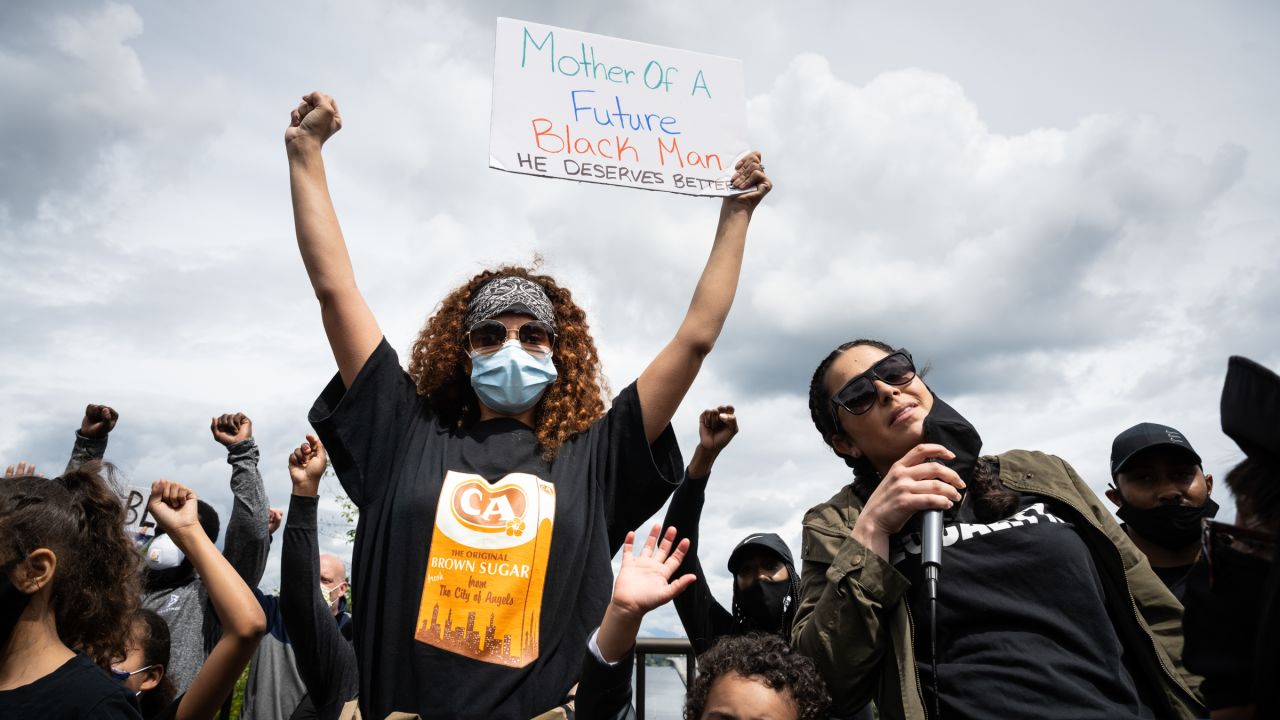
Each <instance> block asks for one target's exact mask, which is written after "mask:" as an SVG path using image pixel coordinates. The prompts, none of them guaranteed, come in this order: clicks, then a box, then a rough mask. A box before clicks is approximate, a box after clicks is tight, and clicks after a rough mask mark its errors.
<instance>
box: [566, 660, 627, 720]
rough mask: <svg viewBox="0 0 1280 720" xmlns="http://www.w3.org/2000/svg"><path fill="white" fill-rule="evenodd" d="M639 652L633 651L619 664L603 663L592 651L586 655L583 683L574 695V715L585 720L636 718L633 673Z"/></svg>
mask: <svg viewBox="0 0 1280 720" xmlns="http://www.w3.org/2000/svg"><path fill="white" fill-rule="evenodd" d="M635 661H636V651H635V648H632V649H631V651H630V652H628V653H627V654H626V656H625V657H623V658H622V659H621V660H619V661H618V662H616V663H614V664H613V665H608V664H606V663H604V662H601V660H600V659H599V658H597V657H596V656H595V653H593V652H591V650H590V649H586V651H585V652H584V653H583V654H582V679H581V680H580V681H579V682H578V690H577V692H576V693H574V697H573V707H574V712H575V713H576V714H577V716H578V717H580V718H583V720H624V719H627V718H634V717H635V713H634V712H633V711H632V707H631V699H632V696H633V695H634V691H633V690H632V688H631V673H632V671H633V670H634V668H635Z"/></svg>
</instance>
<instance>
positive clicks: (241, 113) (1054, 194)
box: [0, 0, 1280, 632]
mask: <svg viewBox="0 0 1280 720" xmlns="http://www.w3.org/2000/svg"><path fill="white" fill-rule="evenodd" d="M904 5H907V4H902V3H898V4H882V3H847V2H838V3H837V2H831V3H806V4H803V5H802V6H800V7H796V5H795V4H791V5H784V4H780V3H772V2H746V1H743V2H734V3H721V2H704V3H683V2H679V3H678V2H650V3H644V4H640V3H625V4H624V3H608V4H606V3H586V2H575V3H567V2H557V3H549V2H547V3H536V4H534V3H515V2H508V3H484V2H469V3H465V4H463V3H425V2H405V3H397V2H390V1H389V0H384V1H382V2H369V3H314V2H313V3H269V4H265V5H264V4H262V3H250V2H227V3H195V2H185V1H182V2H137V3H133V4H129V3H123V2H105V3H104V2H97V1H92V2H62V3H57V4H56V5H55V4H53V3H43V2H36V1H35V0H29V1H27V2H17V3H13V2H9V3H5V4H4V5H3V7H2V8H0V97H3V98H4V109H5V111H4V112H3V113H0V135H2V136H3V138H4V142H3V144H2V145H0V267H3V270H4V277H5V291H4V293H3V294H4V305H3V306H4V312H3V314H2V315H0V323H2V324H0V330H2V331H3V333H4V336H5V337H8V338H9V340H8V341H6V342H5V343H4V344H3V346H2V347H0V378H3V379H2V381H0V407H3V408H4V409H5V412H3V413H0V458H3V459H4V460H5V461H6V462H8V461H13V460H17V459H27V460H32V461H35V462H37V463H40V464H42V465H44V466H45V467H46V468H47V469H53V468H56V467H59V466H60V465H61V463H62V462H64V461H65V456H66V452H67V450H68V449H69V446H70V444H71V440H72V431H73V430H74V429H75V428H76V427H77V423H78V421H79V416H80V413H81V410H82V408H83V407H84V405H85V404H86V403H88V402H105V403H110V404H112V405H114V406H115V407H117V408H118V409H119V410H120V413H121V416H122V417H121V421H120V425H119V427H118V428H117V430H116V433H115V434H114V435H113V436H112V441H111V449H110V452H109V456H110V458H111V459H112V460H114V461H115V462H116V463H117V464H119V465H120V466H121V468H122V469H123V470H124V472H125V473H126V475H127V477H128V479H129V481H130V482H132V483H134V484H137V485H144V484H148V483H149V482H150V481H151V480H152V479H155V478H157V477H168V478H173V479H178V480H182V481H185V482H189V483H192V484H194V485H195V486H196V487H197V489H198V490H199V491H200V492H201V494H202V495H203V496H205V497H206V498H208V499H209V500H210V501H211V502H214V503H215V504H216V505H218V506H219V507H221V508H222V511H223V513H224V517H225V514H226V513H227V512H229V508H230V494H229V490H228V487H227V477H228V467H227V466H226V465H225V463H224V457H225V455H224V453H223V452H222V448H221V447H220V446H218V445H216V444H215V443H214V441H213V440H212V438H211V437H210V436H209V433H208V429H207V427H208V420H209V417H210V416H211V415H215V414H218V413H222V412H227V411H244V412H246V413H248V414H249V415H250V416H251V417H252V418H253V419H254V422H255V429H256V433H257V436H258V439H259V442H260V444H261V445H262V447H263V456H264V459H263V470H264V474H265V476H266V479H267V486H268V490H269V492H270V494H271V496H272V501H273V504H275V505H279V506H284V505H287V503H288V494H289V482H288V477H287V473H286V471H285V457H286V454H287V450H288V448H289V446H290V445H294V444H296V443H297V442H299V441H300V440H301V439H302V436H303V434H304V433H305V432H307V430H308V428H307V425H306V420H305V414H306V410H307V408H308V407H310V405H311V403H312V401H313V399H314V397H315V395H316V394H317V393H318V392H319V390H320V389H321V388H322V387H323V385H324V383H325V382H326V381H327V379H328V378H329V376H330V375H331V374H332V372H333V371H334V366H333V361H332V357H331V355H330V354H329V349H328V346H327V343H326V342H325V338H324V334H323V332H322V330H321V326H320V322H319V313H318V311H317V307H316V303H315V301H314V299H313V297H312V295H311V293H310V289H309V286H308V284H307V280H306V276H305V274H304V272H303V268H302V264H301V262H300V261H299V259H298V254H297V249H296V245H295V242H294V236H293V226H292V220H291V215H290V205H289V194H288V184H287V168H286V162H285V154H284V146H283V142H282V139H283V131H284V128H285V125H286V124H287V121H288V113H289V110H290V109H291V108H292V107H293V106H294V105H295V104H296V103H297V100H298V97H299V96H300V95H301V94H303V93H305V92H307V91H310V90H313V89H322V90H324V91H326V92H329V93H331V94H333V95H335V96H336V97H337V98H338V99H339V101H340V103H341V105H342V109H343V116H344V119H345V121H346V126H345V128H344V129H343V131H342V132H341V133H340V134H339V135H338V136H337V137H336V138H335V139H334V140H333V141H332V142H331V143H330V144H329V145H328V147H327V148H326V156H327V158H328V166H329V171H330V180H331V183H332V190H333V194H334V197H335V200H336V203H337V206H338V210H339V215H340V217H341V219H342V221H343V225H344V229H345V231H346V235H347V238H348V243H349V245H350V249H351V254H352V258H353V261H354V263H355V266H356V271H357V275H358V277H359V279H360V281H361V286H362V289H363V291H364V293H365V296H366V297H367V298H368V300H369V302H370V304H371V305H372V306H373V308H374V311H375V312H376V314H377V315H378V318H379V320H380V321H381V324H382V327H383V328H384V330H385V331H386V333H387V335H388V337H389V338H390V340H391V342H392V344H393V345H394V346H395V347H396V348H397V350H399V351H400V352H401V354H402V356H404V355H405V354H406V353H407V350H408V347H409V346H410V344H411V342H412V340H413V337H414V335H415V334H416V331H417V329H418V327H420V325H421V324H422V322H423V320H424V319H425V318H426V316H427V315H428V314H429V313H430V312H431V311H432V309H433V307H434V306H435V304H436V302H437V301H438V300H439V299H440V298H441V297H442V296H443V294H444V293H445V292H446V291H447V290H448V289H450V288H452V287H453V286H455V285H457V284H458V283H460V282H462V281H463V280H465V279H466V278H467V277H469V276H470V275H472V274H473V273H475V272H476V271H478V270H480V269H482V268H484V267H486V266H488V265H490V264H493V263H496V262H500V261H513V260H514V261H527V260H530V259H531V258H532V257H533V256H534V254H535V253H538V254H541V256H542V257H543V258H544V260H545V269H546V270H547V271H549V272H551V273H552V274H554V275H555V276H556V277H557V278H559V279H560V280H561V281H562V282H563V283H565V284H567V285H568V286H570V287H571V288H572V289H573V290H574V292H575V294H576V296H577V297H578V298H579V300H580V302H581V303H582V304H583V305H584V306H585V307H586V309H587V312H588V314H589V317H590V320H591V323H592V325H593V327H594V330H595V337H596V341H597V344H598V345H599V347H600V348H601V351H602V354H603V357H604V362H605V371H606V373H607V375H608V378H609V380H610V381H611V383H612V384H613V386H614V388H615V389H616V388H620V387H622V386H623V385H625V384H626V383H628V382H630V380H632V379H633V378H634V377H635V376H636V375H637V374H638V373H639V371H640V370H641V369H642V368H643V367H644V366H645V364H646V363H647V362H648V360H649V359H650V358H651V357H652V356H653V355H654V353H655V352H656V351H657V350H658V349H659V348H660V347H661V346H662V345H663V344H664V343H665V342H666V341H667V340H668V339H669V338H670V336H671V334H672V332H673V331H674V329H675V327H676V325H677V324H678V322H679V320H680V318H681V317H682V316H683V312H684V309H685V307H686V304H687V302H688V297H689V294H690V292H691V290H692V287H693V285H694V283H695V282H696V280H697V276H698V273H699V271H700V269H701V266H702V264H703V262H704V259H705V256H706V252H707V250H708V248H709V247H710V241H711V237H712V233H713V231H714V228H715V222H716V216H717V202H718V201H715V200H710V199H699V198H689V197H680V196H673V195H665V194H660V193H646V192H636V191H632V190H624V189H619V188H611V187H603V186H592V185H578V184H574V183H570V182H562V181H549V180H536V179H532V178H528V177H522V176H516V175H509V174H505V173H501V172H497V171H494V170H490V169H488V167H487V161H488V157H487V150H488V126H489V123H488V119H489V108H490V90H491V87H490V85H491V83H490V78H491V74H492V69H493V34H494V18H495V17H497V16H507V17H517V18H522V19H527V20H532V21H537V22H542V23H547V24H552V25H560V26H565V27H571V28H576V29H581V30H587V31H591V32H595V33H600V34H605V35H616V36H621V37H626V38H629V39H633V40H639V41H644V42H652V43H657V44H662V45H669V46H675V47H681V48H688V49H692V50H698V51H703V52H708V53H714V54H719V55H726V56H731V57H737V58H741V59H742V60H743V61H744V64H745V71H746V88H747V95H748V108H747V112H748V123H749V128H750V135H751V141H752V143H753V145H755V146H756V147H758V148H760V149H761V150H762V151H763V153H764V156H765V161H766V164H767V165H768V167H769V171H770V175H771V176H772V178H773V179H774V181H775V183H776V189H775V191H774V192H773V193H772V194H771V195H770V196H769V197H768V198H767V200H766V201H765V203H764V205H763V206H762V207H761V209H760V210H759V211H758V212H757V214H756V218H755V221H754V225H753V227H752V231H751V235H750V240H749V243H748V248H747V260H746V265H745V268H744V270H743V278H742V286H741V290H740V292H739V295H738V299H737V303H736V305H735V308H734V311H733V315H732V316H731V318H730V320H729V323H728V325H727V327H726V328H725V332H724V334H723V336H722V338H721V341H720V343H719V345H718V346H717V347H716V350H715V353H714V354H713V355H712V357H711V358H710V360H709V362H708V363H707V365H706V366H705V368H704V370H703V372H702V374H701V376H700V377H699V379H698V382H697V383H696V385H695V386H694V388H693V390H692V392H691V393H690V396H689V398H688V399H687V400H686V402H685V404H684V406H683V407H682V409H681V411H680V413H679V414H678V416H677V418H676V430H677V433H678V434H679V436H680V438H681V443H682V446H683V447H684V448H685V450H686V457H687V456H688V454H689V453H691V452H692V448H693V445H694V443H696V428H695V426H694V419H695V417H696V415H697V413H698V412H699V411H700V410H701V409H702V408H704V407H707V406H711V405H716V404H720V403H734V404H736V405H737V407H738V409H739V417H740V422H741V425H742V432H741V434H740V435H739V437H738V438H737V439H736V440H735V441H734V443H733V445H732V446H731V447H730V448H729V449H728V450H727V451H726V452H725V454H724V455H723V456H722V458H721V460H720V462H719V464H718V465H717V466H716V472H715V474H714V477H713V481H712V483H711V487H710V491H709V493H710V497H709V500H708V510H707V512H706V515H705V517H704V518H703V537H704V552H703V555H704V559H705V562H706V564H707V566H708V569H709V570H710V571H711V572H710V573H709V575H710V578H711V580H712V583H713V586H714V587H715V589H716V590H717V591H718V592H719V593H720V594H721V595H722V597H723V598H725V599H726V600H727V598H728V596H729V587H730V580H729V578H728V575H727V573H726V572H725V571H724V569H723V565H724V561H725V559H726V557H727V555H728V550H729V548H730V547H732V545H733V544H734V543H735V542H736V541H737V540H738V539H740V538H741V537H743V536H744V535H745V534H747V533H748V532H751V531H756V530H776V531H777V532H779V533H780V534H782V535H783V537H784V538H786V539H787V540H788V541H789V542H790V543H791V544H792V547H793V548H795V549H797V550H798V548H799V536H800V529H799V520H800V517H801V516H802V514H803V513H804V511H805V509H807V508H809V507H810V506H812V505H814V504H816V503H818V502H821V501H823V500H825V499H826V498H827V497H829V496H830V495H831V494H832V493H834V492H835V491H836V490H837V489H838V488H839V487H840V486H841V485H843V484H844V483H846V482H847V481H848V479H849V478H848V476H847V474H846V471H845V469H844V466H843V464H842V463H840V462H839V461H838V460H837V459H836V458H835V457H834V456H832V455H830V454H829V453H828V451H827V450H826V449H825V446H824V445H823V444H822V442H821V439H820V438H819V436H818V434H817V432H816V431H815V430H814V429H813V428H812V425H811V424H810V422H809V419H808V412H807V407H806V392H807V382H808V378H809V376H810V375H811V374H812V371H813V368H814V366H815V365H816V364H817V362H818V361H819V360H820V359H821V358H822V356H823V355H825V353H826V352H827V351H828V350H829V349H831V348H832V347H833V346H835V345H836V344H838V343H840V342H842V341H844V340H847V339H851V338H853V337H861V336H870V337H880V338H884V339H885V340H887V341H889V342H891V343H893V344H896V345H903V346H906V347H909V348H910V349H912V350H913V351H914V353H915V355H916V356H917V358H918V359H920V360H922V361H927V362H929V363H931V364H932V365H933V372H932V374H931V375H930V377H929V382H930V384H931V386H932V387H933V388H934V389H935V391H937V392H938V393H939V394H940V395H942V396H943V397H946V398H948V399H949V400H950V401H951V402H952V404H953V405H955V406H956V407H957V408H959V409H960V410H961V411H962V412H964V413H965V414H966V415H968V416H969V417H970V419H971V420H973V421H974V422H975V424H977V425H978V427H979V429H980V430H981V432H982V435H983V437H984V438H985V440H986V448H987V449H988V450H990V451H1001V450H1005V449H1010V448H1033V449H1039V450H1044V451H1047V452H1052V453H1056V454H1058V455H1061V456H1062V457H1064V458H1066V459H1067V460H1068V461H1069V462H1071V463H1072V464H1073V465H1074V466H1075V467H1076V468H1077V469H1078V470H1080V472H1081V473H1082V474H1083V475H1084V477H1085V478H1086V479H1088V481H1089V482H1090V484H1091V485H1092V486H1093V487H1094V488H1095V489H1097V490H1099V491H1100V490H1101V489H1102V488H1104V487H1105V485H1106V483H1107V481H1108V479H1109V477H1108V473H1107V458H1108V453H1109V450H1110V443H1111V439H1112V437H1114V435H1115V434H1116V433H1117V432H1119V431H1120V430H1122V429H1124V428H1126V427H1128V426H1129V425H1132V424H1133V423H1136V422H1140V421H1144V420H1151V421H1158V422H1164V423H1167V424H1170V425H1174V426H1175V427H1178V428H1180V429H1181V430H1182V431H1183V432H1184V433H1185V434H1186V435H1187V436H1188V437H1189V438H1190V440H1191V442H1192V443H1193V444H1194V445H1195V447H1196V448H1197V449H1199V451H1200V453H1201V455H1202V456H1203V457H1204V459H1205V463H1206V469H1207V470H1208V471H1209V472H1211V473H1213V474H1215V475H1218V476H1219V477H1221V476H1222V475H1223V474H1225V472H1226V470H1227V469H1229V468H1230V467H1231V466H1232V464H1234V463H1235V462H1236V461H1237V460H1238V459H1239V457H1240V455H1239V452H1238V450H1237V449H1236V448H1235V446H1234V445H1233V444H1232V443H1231V442H1230V440H1229V439H1227V438H1226V437H1225V436H1223V435H1222V433H1221V431H1220V429H1219V426H1218V417H1217V409H1218V405H1217V402H1218V394H1219V392H1220V389H1221V383H1222V378H1223V375H1224V371H1225V369H1226V359H1227V357H1228V355H1231V354H1243V355H1248V356H1250V357H1253V358H1254V359H1257V360H1259V361H1260V362H1263V363H1264V364H1267V365H1269V366H1271V367H1273V368H1274V367H1280V335H1278V334H1277V332H1276V318H1277V314H1278V313H1280V283H1278V282H1277V281H1276V277H1277V276H1278V275H1280V251H1278V248H1280V245H1278V244H1277V240H1278V236H1280V209H1278V208H1280V204H1278V203H1277V202H1276V199H1277V197H1280V137H1278V136H1277V135H1276V133H1275V132H1274V124H1275V119H1274V118H1275V115H1276V114H1277V111H1280V97H1277V85H1276V83H1275V81H1274V77H1273V75H1272V70H1269V69H1268V68H1271V69H1274V68H1275V67H1280V48H1278V47H1277V45H1276V43H1275V42H1274V31H1275V29H1276V28H1277V27H1280V22H1278V21H1280V6H1277V5H1275V4H1274V3H1269V2H1265V1H1263V0H1256V1H1252V2H1249V1H1245V0H1241V1H1239V2H1231V3H1191V2H1175V3H1168V2H1129V3H1123V4H1120V5H1117V4H1114V3H1100V2H1097V3H1094V2H1090V3H1079V2H1071V3H1068V2H1052V3H991V2H979V1H977V0H971V1H970V2H965V3H945V4H944V3H936V4H925V3H911V4H909V5H910V6H909V7H905V6H904ZM338 491H339V488H338V487H337V485H336V483H333V484H331V485H330V486H329V487H328V488H327V490H326V492H327V493H328V494H329V495H330V496H334V495H336V493H337V492H338ZM1216 495H1218V497H1219V499H1220V501H1225V495H1226V493H1225V488H1223V489H1221V490H1220V491H1218V492H1217V493H1216ZM331 504H332V503H331ZM1228 512H1231V511H1230V510H1228ZM342 530H343V526H342V524H341V522H340V519H339V518H337V517H336V516H332V520H331V523H330V524H329V525H328V526H327V528H326V532H327V533H329V534H330V535H331V537H330V539H329V542H330V546H331V548H332V549H333V550H334V551H335V552H338V553H340V554H349V550H348V549H346V548H345V546H344V545H343V543H342V541H341V539H340V538H341V536H342V534H343V533H342ZM277 578H278V564H277V563H275V562H274V561H273V564H272V567H271V568H270V569H269V570H268V574H267V577H266V578H264V581H263V587H264V588H265V589H267V590H272V589H274V588H275V586H276V584H277V582H278V580H277ZM677 627H678V624H677V623H676V621H675V618H674V614H671V613H661V614H658V615H656V616H655V617H654V618H652V621H651V622H650V624H649V630H650V631H653V632H669V631H672V630H674V629H676V628H677Z"/></svg>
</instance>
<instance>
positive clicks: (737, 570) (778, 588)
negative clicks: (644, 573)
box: [663, 405, 800, 655]
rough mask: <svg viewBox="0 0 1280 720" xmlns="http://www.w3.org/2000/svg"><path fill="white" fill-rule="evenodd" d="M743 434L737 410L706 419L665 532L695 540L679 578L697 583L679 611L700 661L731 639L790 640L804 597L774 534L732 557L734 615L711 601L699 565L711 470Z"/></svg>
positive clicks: (752, 538)
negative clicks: (764, 636) (754, 635)
mask: <svg viewBox="0 0 1280 720" xmlns="http://www.w3.org/2000/svg"><path fill="white" fill-rule="evenodd" d="M737 434H738V420H737V418H736V417H735V416H734V414H733V406H731V405H722V406H721V407H718V408H712V409H710V410H706V411H704V412H703V413H702V416H701V417H700V418H699V422H698V447H697V449H696V450H694V452H693V458H692V459H691V460H690V461H689V467H688V468H687V469H686V470H685V477H684V482H682V483H680V487H678V488H676V491H675V493H674V494H673V495H672V496H671V504H670V506H668V508H667V516H666V518H665V519H664V520H663V526H664V527H673V526H674V527H675V528H676V531H677V532H678V533H679V534H680V536H681V537H687V538H689V552H688V553H687V554H685V556H684V561H683V562H682V563H681V564H680V568H679V570H677V571H676V572H677V577H679V576H680V575H684V574H685V573H692V574H694V575H696V576H697V580H696V581H695V582H694V584H693V586H692V587H690V588H689V589H688V590H686V591H684V592H682V593H681V594H679V595H677V596H676V598H675V606H676V614H678V615H679V616H680V623H681V624H682V625H683V626H684V631H685V634H686V635H688V636H689V642H690V643H691V644H692V645H693V650H694V652H695V653H697V654H699V655H701V654H702V653H704V652H706V651H707V649H709V648H710V647H711V646H712V645H714V644H715V642H716V640H719V639H720V638H721V637H723V636H725V635H737V634H741V633H747V632H772V633H779V634H780V635H782V637H783V638H790V636H791V618H792V617H793V616H794V615H795V609H796V602H797V598H798V597H799V581H800V576H799V573H797V572H796V568H795V562H794V561H793V560H792V557H791V549H790V548H788V547H787V544H786V543H785V542H783V541H782V538H780V537H778V536H777V535H775V534H773V533H752V534H750V535H748V536H747V537H745V538H743V540H742V541H741V542H739V543H738V545H737V547H735V548H734V549H733V552H732V553H730V555H729V572H731V573H733V575H734V581H733V609H732V612H730V611H729V610H726V609H725V608H724V606H723V605H721V604H720V603H719V602H718V601H716V599H715V597H713V596H712V595H711V587H710V586H709V585H708V584H707V580H706V574H705V573H704V572H703V571H702V564H701V563H700V562H699V560H698V525H699V523H700V521H701V518H702V506H703V503H704V502H705V501H706V491H707V480H708V479H709V478H710V476H711V466H712V465H713V464H714V463H715V460H716V457H717V456H719V454H720V451H721V450H723V449H724V448H725V446H727V445H728V444H729V441H730V440H732V439H733V436H734V435H737Z"/></svg>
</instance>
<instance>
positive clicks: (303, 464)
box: [289, 435, 326, 497]
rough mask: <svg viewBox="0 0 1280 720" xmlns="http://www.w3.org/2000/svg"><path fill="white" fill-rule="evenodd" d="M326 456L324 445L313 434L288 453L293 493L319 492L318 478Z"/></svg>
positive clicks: (310, 493)
mask: <svg viewBox="0 0 1280 720" xmlns="http://www.w3.org/2000/svg"><path fill="white" fill-rule="evenodd" d="M325 463H326V457H325V452H324V445H321V444H320V440H319V438H317V437H316V436H315V435H308V436H307V441H306V442H304V443H302V444H301V445H299V446H298V448H297V449H296V450H294V451H293V452H292V453H290V454H289V479H290V480H292V481H293V494H294V495H303V496H308V497H315V496H316V495H319V494H320V478H321V477H322V476H323V475H324V468H325Z"/></svg>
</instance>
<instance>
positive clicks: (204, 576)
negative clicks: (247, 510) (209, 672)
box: [171, 524, 267, 642]
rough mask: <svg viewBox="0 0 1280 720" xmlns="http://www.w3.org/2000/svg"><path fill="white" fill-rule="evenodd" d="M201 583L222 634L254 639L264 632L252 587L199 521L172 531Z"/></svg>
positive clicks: (260, 612)
mask: <svg viewBox="0 0 1280 720" xmlns="http://www.w3.org/2000/svg"><path fill="white" fill-rule="evenodd" d="M171 534H172V535H173V540H174V543H175V544H176V545H177V546H178V549H180V550H182V552H183V554H184V555H186V557H187V559H188V560H190V561H191V565H192V567H194V568H195V571H196V573H197V574H198V575H199V576H200V580H201V581H202V582H203V583H204V586H205V591H206V592H207V593H208V595H209V603H210V604H211V605H212V606H213V611H214V613H215V614H216V615H217V616H218V622H219V624H220V625H221V626H222V632H223V635H224V636H226V635H232V636H235V637H236V638H240V639H251V640H253V641H255V642H256V641H257V639H258V638H259V637H261V635H262V634H263V633H264V632H266V628H267V619H266V616H265V615H264V614H263V612H262V607H261V606H260V605H259V604H258V599H257V598H255V597H254V596H253V590H251V589H250V588H249V586H248V585H246V584H245V582H244V580H242V579H241V578H240V576H239V575H238V574H237V573H236V570H235V568H233V567H232V566H231V563H229V562H227V559H226V558H224V557H223V556H222V553H220V552H218V548H217V547H216V546H215V545H214V544H213V541H211V540H210V539H209V536H208V535H205V533H204V530H203V529H202V528H201V527H200V525H199V524H195V525H189V526H186V527H184V528H180V529H179V530H178V531H177V532H173V533H171Z"/></svg>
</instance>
